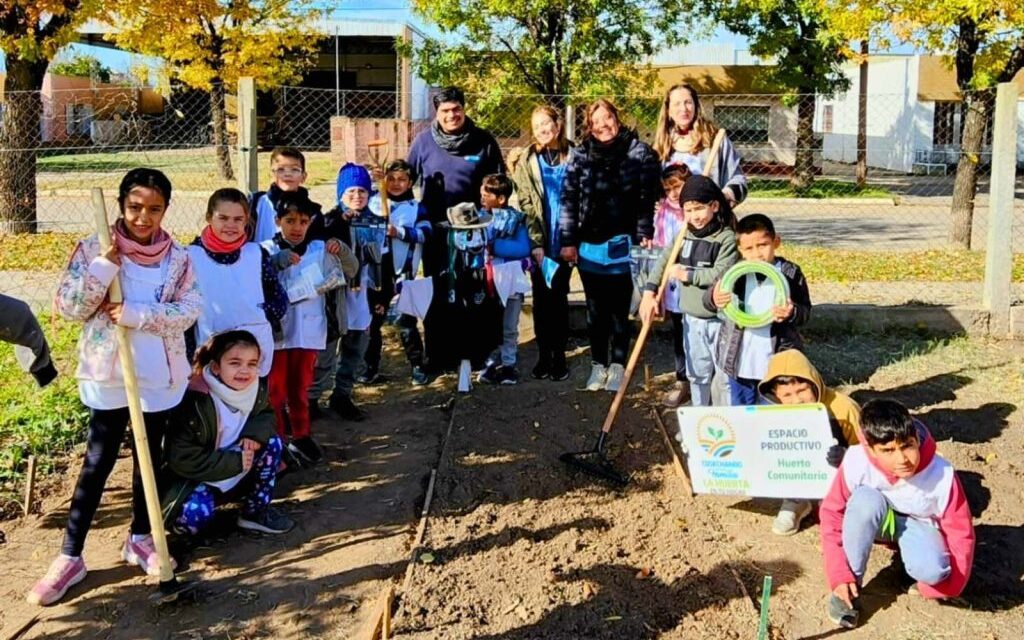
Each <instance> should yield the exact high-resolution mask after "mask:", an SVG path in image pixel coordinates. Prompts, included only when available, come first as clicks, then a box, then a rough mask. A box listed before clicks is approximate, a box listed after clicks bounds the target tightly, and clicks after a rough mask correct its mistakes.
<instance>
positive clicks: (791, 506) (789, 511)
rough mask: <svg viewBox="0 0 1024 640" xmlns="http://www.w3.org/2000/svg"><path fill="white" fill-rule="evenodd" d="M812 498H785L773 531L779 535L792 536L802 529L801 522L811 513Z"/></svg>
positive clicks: (776, 517) (773, 524)
mask: <svg viewBox="0 0 1024 640" xmlns="http://www.w3.org/2000/svg"><path fill="white" fill-rule="evenodd" d="M813 508H814V507H813V506H812V505H811V502H810V500H783V501H782V506H781V507H780V508H779V515H777V516H775V522H773V523H772V533H774V534H775V535H777V536H791V535H793V534H794V533H796V532H798V531H800V523H801V522H803V519H804V518H806V517H807V516H809V515H810V514H811V509H813Z"/></svg>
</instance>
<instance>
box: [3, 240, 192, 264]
mask: <svg viewBox="0 0 1024 640" xmlns="http://www.w3.org/2000/svg"><path fill="white" fill-rule="evenodd" d="M86 235H87V234H84V233H70V232H66V231H50V232H46V233H35V234H25V235H0V271H61V270H63V269H64V267H66V266H67V263H68V260H69V259H70V258H71V252H72V251H73V250H74V248H75V243H76V242H78V241H79V240H81V239H82V238H84V237H86ZM174 237H175V239H176V240H177V241H178V242H180V243H182V244H188V243H189V242H192V239H193V238H195V237H196V234H195V232H188V233H182V234H174Z"/></svg>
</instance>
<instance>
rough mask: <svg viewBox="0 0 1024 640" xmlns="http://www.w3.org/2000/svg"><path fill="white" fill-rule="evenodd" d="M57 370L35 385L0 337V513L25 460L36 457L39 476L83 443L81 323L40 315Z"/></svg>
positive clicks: (15, 491) (15, 492)
mask: <svg viewBox="0 0 1024 640" xmlns="http://www.w3.org/2000/svg"><path fill="white" fill-rule="evenodd" d="M39 320H40V324H42V326H43V328H44V330H45V331H46V334H47V340H48V341H49V343H50V351H51V355H52V358H53V361H54V363H55V364H56V366H57V369H58V370H59V371H60V375H59V376H58V377H57V379H56V380H54V381H53V382H52V383H51V384H50V385H49V386H48V387H46V388H45V389H42V390H40V389H39V388H38V387H37V386H36V383H35V380H34V379H33V378H32V376H30V375H29V374H27V373H25V372H23V371H22V370H21V367H19V366H18V362H17V360H16V359H15V357H14V347H12V346H11V345H10V344H7V343H6V342H0V410H2V411H0V515H2V513H3V512H4V511H6V510H7V509H4V505H8V506H9V505H11V504H13V503H14V502H15V501H16V500H18V499H19V493H20V491H21V489H22V488H21V478H22V475H23V474H24V471H25V461H26V459H27V458H28V456H30V455H34V456H36V469H37V470H38V472H39V473H40V474H41V475H46V474H50V473H52V472H54V471H56V470H57V469H58V468H59V466H60V464H61V462H62V461H63V460H64V459H65V458H66V454H67V453H68V451H69V450H70V449H71V448H72V447H73V446H74V445H76V444H78V443H80V442H83V441H84V440H85V435H86V424H87V420H88V416H89V413H88V410H87V409H86V408H85V407H84V406H83V405H82V403H81V401H80V400H79V399H78V385H77V382H76V380H75V377H74V372H75V367H76V364H77V361H76V356H77V342H78V336H79V333H80V332H81V324H79V323H72V322H67V321H64V320H61V319H59V318H58V319H55V320H52V321H51V318H50V317H49V316H42V317H40V319H39Z"/></svg>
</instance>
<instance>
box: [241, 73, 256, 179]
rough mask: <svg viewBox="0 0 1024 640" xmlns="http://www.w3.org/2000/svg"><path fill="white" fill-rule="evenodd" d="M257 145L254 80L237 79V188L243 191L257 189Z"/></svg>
mask: <svg viewBox="0 0 1024 640" xmlns="http://www.w3.org/2000/svg"><path fill="white" fill-rule="evenodd" d="M258 147H259V142H258V140H257V126H256V80H254V79H253V78H239V79H238V188H239V189H241V190H242V191H243V192H245V193H253V192H255V191H257V190H258V189H259V159H258V157H257V155H256V152H257V150H258Z"/></svg>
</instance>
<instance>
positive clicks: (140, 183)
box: [117, 167, 171, 215]
mask: <svg viewBox="0 0 1024 640" xmlns="http://www.w3.org/2000/svg"><path fill="white" fill-rule="evenodd" d="M136 187H146V188H147V189H156V190H157V191H159V192H160V195H162V196H163V197H164V206H165V207H166V206H167V205H169V204H170V203H171V181H170V179H168V177H167V176H166V175H165V174H164V172H163V171H160V170H159V169H150V168H148V167H139V168H137V169H132V170H131V171H129V172H128V173H126V174H124V177H123V178H121V186H119V187H118V188H117V206H118V208H119V209H120V210H121V214H122V215H123V214H124V201H125V200H126V199H127V198H128V194H129V193H131V192H132V189H135V188H136Z"/></svg>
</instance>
